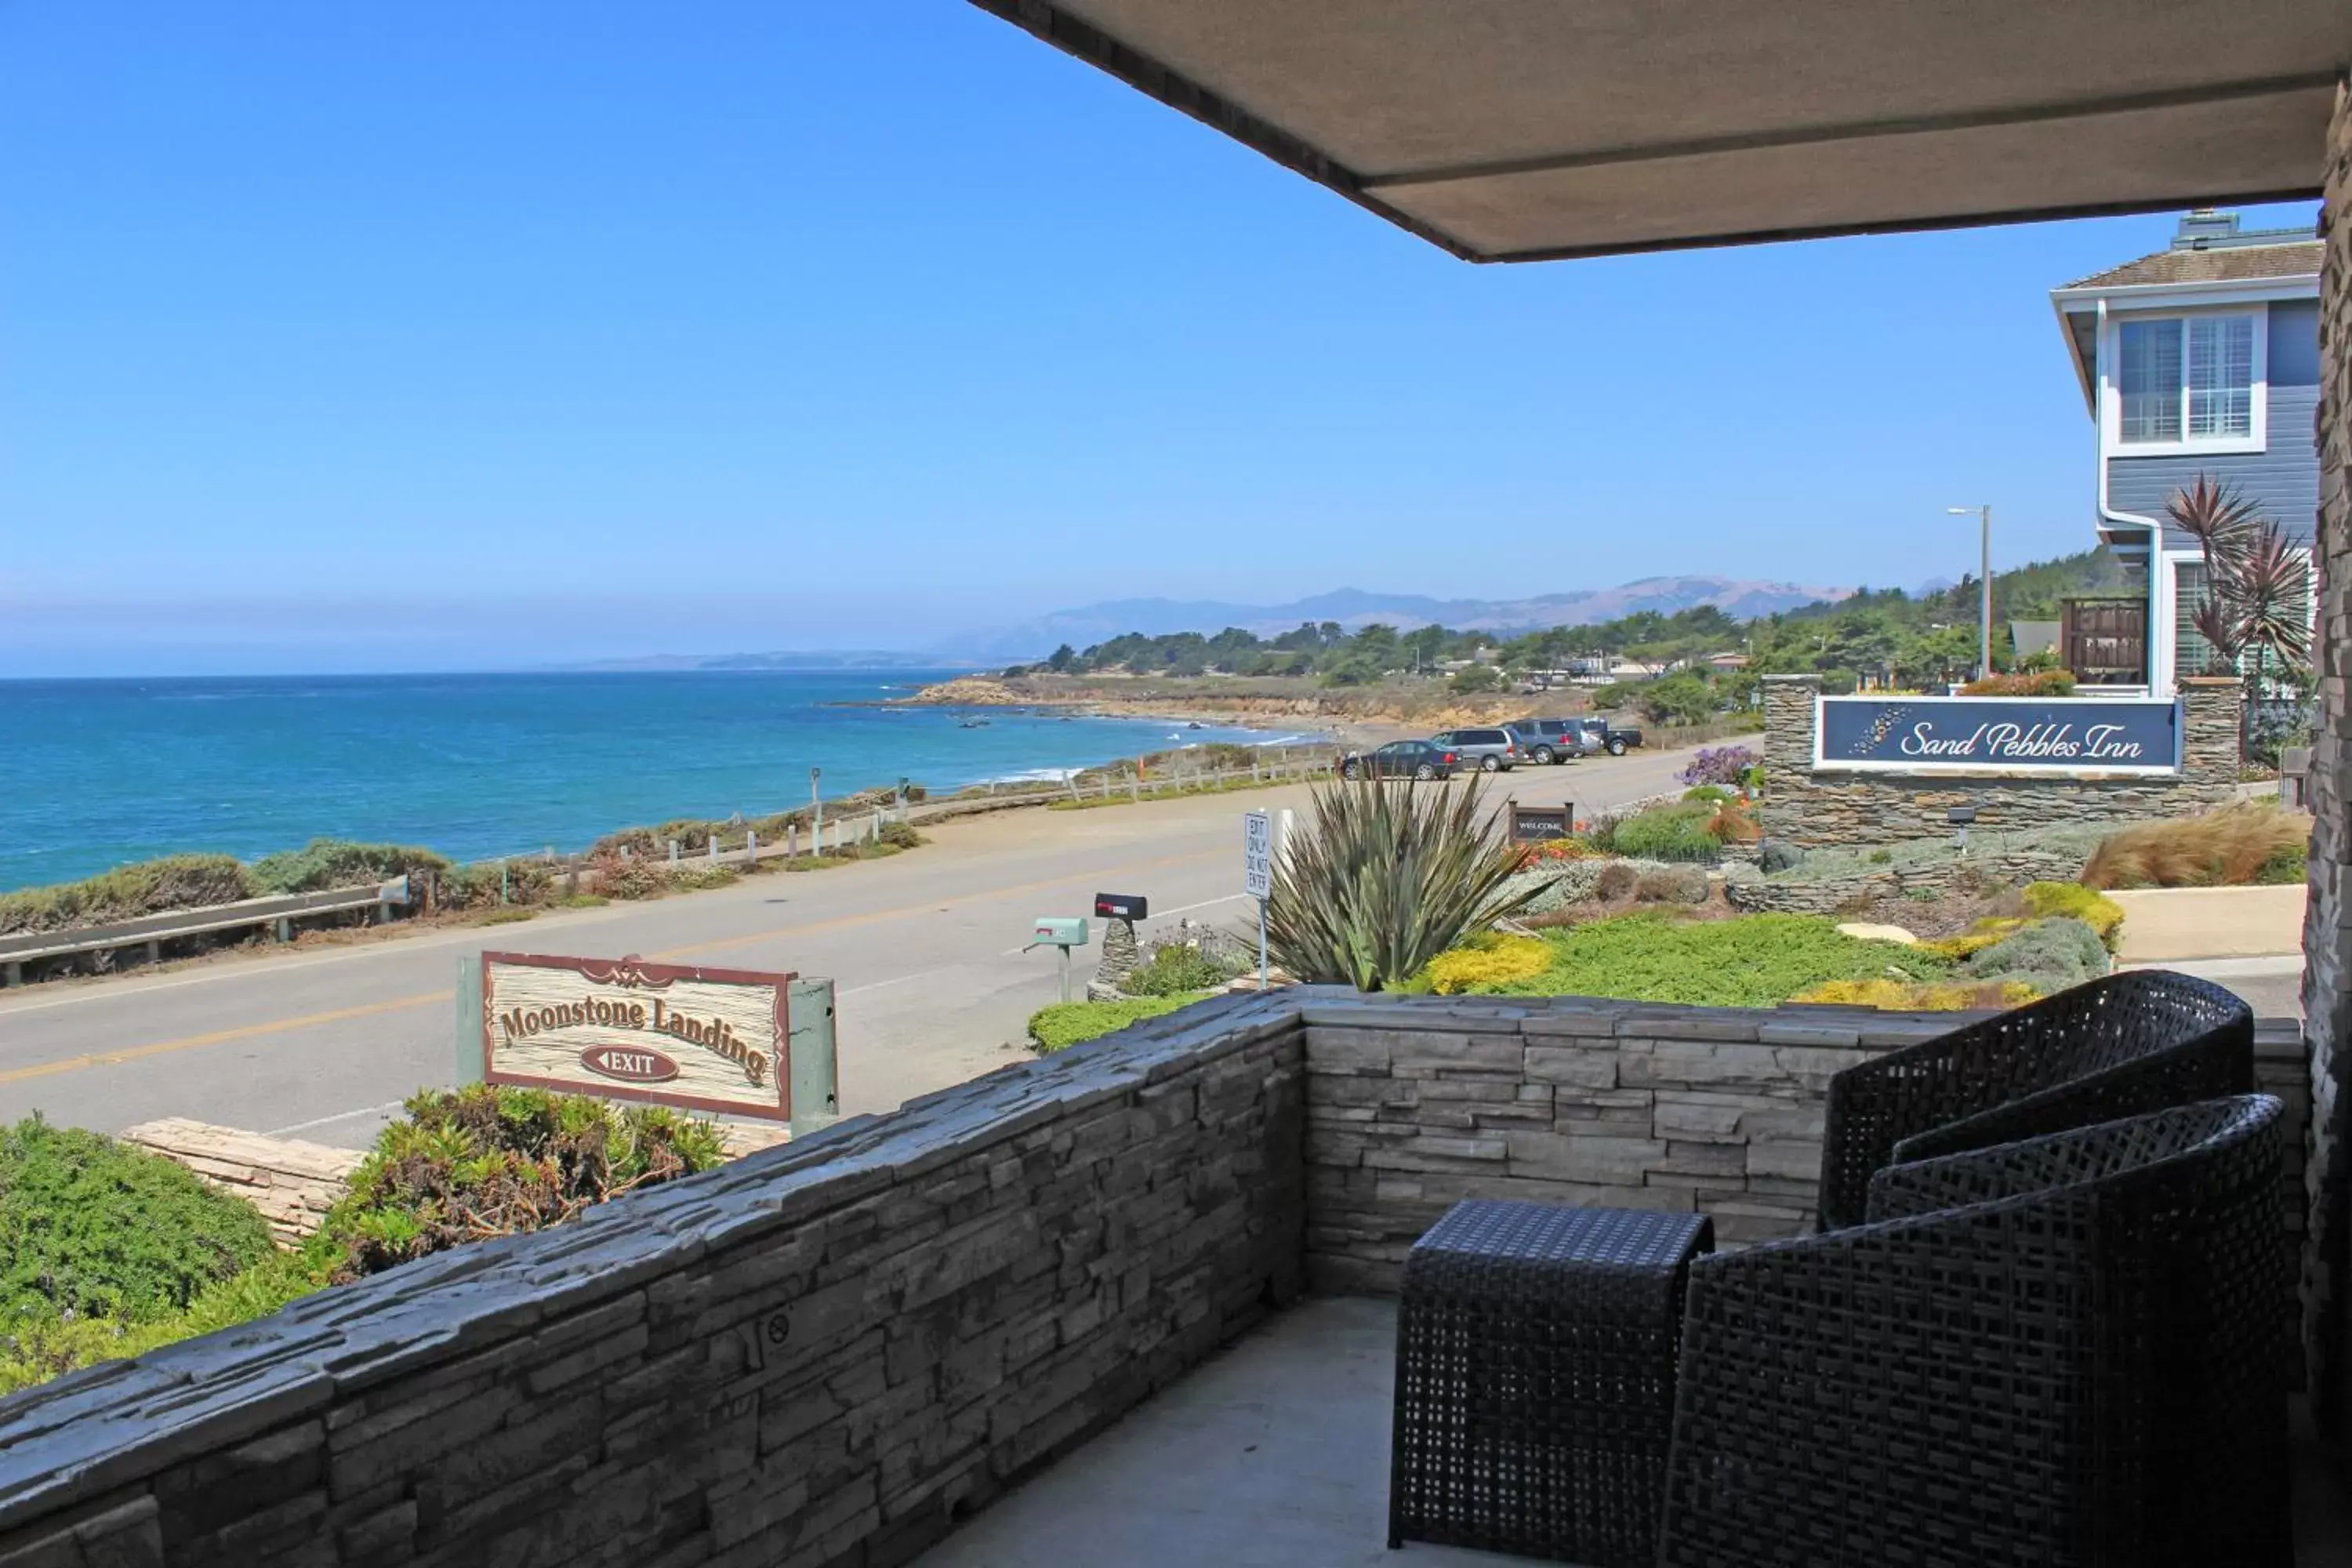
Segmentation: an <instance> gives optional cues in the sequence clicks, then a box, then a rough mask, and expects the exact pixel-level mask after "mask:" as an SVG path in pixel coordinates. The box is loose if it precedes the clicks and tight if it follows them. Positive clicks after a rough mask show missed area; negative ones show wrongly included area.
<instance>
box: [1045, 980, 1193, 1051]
mask: <svg viewBox="0 0 2352 1568" xmlns="http://www.w3.org/2000/svg"><path fill="white" fill-rule="evenodd" d="M1202 995H1203V994H1202V993H1199V992H1191V993H1186V994H1180V995H1175V996H1136V997H1131V998H1129V999H1128V1000H1127V1001H1124V1002H1056V1003H1055V1004H1054V1005H1052V1006H1050V1007H1040V1008H1038V1009H1037V1011H1036V1012H1034V1013H1033V1014H1031V1015H1030V1016H1029V1039H1030V1043H1031V1046H1032V1047H1033V1048H1034V1050H1035V1051H1036V1052H1037V1054H1038V1055H1040V1056H1050V1055H1052V1054H1053V1053H1054V1052H1055V1051H1063V1050H1067V1049H1069V1048H1070V1047H1072V1046H1076V1045H1081V1044H1083V1043H1085V1042H1086V1041H1087V1040H1093V1039H1099V1038H1101V1037H1103V1036H1105V1035H1108V1034H1114V1033H1116V1032H1118V1030H1120V1029H1124V1028H1126V1027H1127V1026H1129V1024H1135V1023H1140V1022H1141V1021H1142V1020H1144V1019H1146V1018H1157V1017H1159V1016H1161V1015H1163V1014H1167V1013H1173V1012H1174V1011H1176V1009H1178V1008H1179V1007H1189V1006H1191V1005H1192V1004H1193V1003H1195V1002H1198V1001H1201V1000H1202Z"/></svg>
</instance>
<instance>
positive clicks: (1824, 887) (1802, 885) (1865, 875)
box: [1723, 846, 2084, 915]
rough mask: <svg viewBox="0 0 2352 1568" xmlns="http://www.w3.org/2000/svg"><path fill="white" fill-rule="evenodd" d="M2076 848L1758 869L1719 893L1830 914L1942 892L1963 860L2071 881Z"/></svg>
mask: <svg viewBox="0 0 2352 1568" xmlns="http://www.w3.org/2000/svg"><path fill="white" fill-rule="evenodd" d="M2083 862H2084V855H2083V853H2082V852H2081V851H2080V850H2071V851H2069V850H2060V849H2036V848H2034V847H2031V846H2027V847H2023V848H2017V849H1991V850H1987V851H1985V852H1983V853H1982V854H1972V855H1970V856H1969V858H1967V859H1966V860H1938V861H1937V862H1935V863H1934V864H1932V865H1927V866H1885V867H1869V868H1862V869H1858V870H1855V871H1853V872H1851V873H1849V874H1843V875H1839V876H1833V877H1808V878H1797V877H1772V878H1769V879H1768V878H1767V877H1766V876H1765V874H1764V873H1763V872H1761V871H1756V872H1749V873H1748V874H1746V875H1744V876H1739V877H1734V878H1730V879H1727V880H1726V882H1725V883H1724V889H1723V893H1724V897H1725V898H1726V899H1727V900H1729V901H1730V903H1731V907H1732V908H1734V909H1736V910H1750V911H1753V912H1757V913H1770V914H1796V915H1833V914H1836V913H1838V912H1840V911H1841V910H1844V909H1845V908H1847V907H1848V906H1849V905H1851V904H1853V902H1854V901H1855V900H1861V899H1871V898H1878V897H1882V896H1885V897H1894V898H1899V897H1901V896H1902V895H1903V894H1905V893H1906V892H1908V891H1910V890H1911V889H1914V888H1925V889H1930V890H1932V891H1934V892H1937V893H1941V892H1943V891H1944V890H1945V889H1948V888H1949V887H1950V886H1951V885H1952V873H1953V872H1954V871H1955V870H1957V869H1958V868H1960V867H1962V866H1966V867H1968V868H1969V869H1970V870H1972V871H1974V872H1976V873H1977V874H1978V875H1979V876H1982V877H1987V878H1990V879H1994V880H1996V881H2001V882H2008V883H2011V884H2013V885H2017V886H2023V885H2024V884H2027V883H2030V882H2071V881H2073V880H2074V879H2075V878H2077V877H2079V876H2081V875H2082V874H2083Z"/></svg>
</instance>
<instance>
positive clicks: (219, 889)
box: [0, 855, 262, 936]
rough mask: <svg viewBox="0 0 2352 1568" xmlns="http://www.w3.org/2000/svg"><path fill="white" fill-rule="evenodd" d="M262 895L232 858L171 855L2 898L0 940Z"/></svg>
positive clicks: (233, 901)
mask: <svg viewBox="0 0 2352 1568" xmlns="http://www.w3.org/2000/svg"><path fill="white" fill-rule="evenodd" d="M261 891H262V889H261V888H260V887H259V885H258V884H257V883H256V882H255V881H254V879H253V877H252V874H251V873H250V872H248V871H247V869H246V868H245V867H244V866H243V865H242V864H240V863H239V862H238V861H237V860H236V858H235V857H234V856H229V855H167V856H165V857H164V858H162V859H160V860H142V861H141V862H140V863H139V864H137V865H135V866H122V867H119V868H116V869H114V870H111V871H107V872H104V873H101V874H100V875H99V876H96V877H89V878H85V879H82V880H81V881H79V882H59V883H57V884H55V885H54V886H51V887H46V888H22V889H18V890H16V892H13V893H0V936H15V935H16V934H18V933H20V932H30V931H64V930H66V929H67V928H68V927H71V926H85V925H108V924H111V923H112V922H114V921H127V920H133V919H136V918H137V917H138V916H140V915H153V914H162V913H164V912H166V911H168V910H193V909H201V908H203V907H205V905H207V904H231V903H235V902H236V901H237V900H239V899H252V898H258V897H260V896H261Z"/></svg>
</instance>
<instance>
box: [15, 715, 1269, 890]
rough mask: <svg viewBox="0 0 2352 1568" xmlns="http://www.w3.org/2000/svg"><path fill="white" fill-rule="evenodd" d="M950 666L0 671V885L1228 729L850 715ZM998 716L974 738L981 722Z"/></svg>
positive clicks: (950, 768) (658, 816) (1242, 736)
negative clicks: (820, 776) (235, 675)
mask: <svg viewBox="0 0 2352 1568" xmlns="http://www.w3.org/2000/svg"><path fill="white" fill-rule="evenodd" d="M952 673H955V672H953V671H948V670H937V671H929V672H926V671H921V670H895V669H894V670H887V671H857V670H847V671H835V670H825V671H798V670H793V671H764V670H763V671H743V672H737V671H693V672H677V673H671V672H661V673H627V674H562V675H387V676H331V677H299V676H295V677H266V678H264V677H256V678H250V679H142V680H15V681H0V889H8V888H20V887H26V886H30V885H33V884H37V883H42V882H57V881H64V880H68V879H72V878H76V877H85V876H89V875H90V874H91V873H93V872H97V871H102V870H105V869H107V868H110V867H112V866H119V865H122V864H124V863H126V862H129V861H132V860H143V859H146V858H151V857H152V856H157V855H166V854H172V853H174V852H177V851H181V850H223V851H226V852H227V853H229V854H232V855H238V856H244V857H247V858H250V857H253V856H257V855H264V854H268V853H269V852H270V851H272V850H278V849H287V848H293V847H298V846H299V845H301V844H303V843H305V842H306V841H308V840H309V839H310V838H313V837H321V836H323V837H338V838H363V839H391V840H396V841H398V842H401V843H406V844H421V845H425V846H426V847H431V848H434V849H438V850H440V851H441V852H442V853H444V854H446V855H452V856H455V857H457V858H460V859H476V858H488V857H490V856H496V855H507V854H520V853H524V852H528V851H533V850H537V849H541V848H543V847H548V846H553V847H556V848H558V849H576V848H581V847H584V846H586V845H587V844H588V843H589V842H590V841H591V840H593V839H594V838H596V837H599V836H600V835H603V834H605V833H608V832H611V831H613V830H614V829H615V828H619V827H625V826H632V825H635V824H640V823H653V822H658V821H661V820H663V819H665V818H668V817H677V816H727V815H729V814H730V813H732V812H738V811H740V812H742V813H744V814H745V815H747V816H753V815H758V814H761V813H763V812H770V811H776V810H782V809H784V808H786V807H789V806H793V805H801V804H803V803H804V802H805V801H806V800H807V799H808V795H809V769H810V768H812V767H816V768H821V769H823V770H824V781H823V782H824V793H825V794H826V795H827V796H833V795H845V794H847V793H849V792H850V791H852V790H856V789H861V788H866V787H869V786H872V785H877V784H895V783H896V782H897V781H898V779H900V778H901V777H905V778H909V779H912V780H913V781H914V782H916V783H918V784H924V785H926V786H928V787H929V788H930V789H932V790H934V791H938V792H942V793H944V792H948V791H952V790H955V789H958V788H961V787H962V786H963V785H965V784H976V783H979V782H981V781H982V780H985V779H1006V778H1018V777H1024V776H1025V777H1034V776H1038V775H1040V774H1041V773H1051V772H1055V771H1058V770H1062V769H1066V768H1073V767H1082V766H1085V765H1087V764H1089V763H1103V762H1108V761H1110V760H1111V759H1113V758H1117V757H1122V756H1132V755H1134V754H1136V753H1138V752H1145V751H1152V750H1158V749H1161V748H1165V747H1169V746H1171V745H1182V744H1187V743H1196V742H1206V741H1214V740H1240V741H1250V740H1274V739H1277V738H1278V737H1276V736H1275V735H1273V734H1270V733H1268V734H1261V733H1257V732H1254V731H1241V730H1229V729H1214V728H1212V729H1202V730H1190V729H1186V728H1184V727H1183V726H1182V725H1181V724H1176V723H1171V722H1169V721H1137V720H1126V719H1069V718H1064V717H1061V716H1058V715H1055V714H1051V713H1020V712H1011V711H1004V710H993V711H990V712H987V713H984V714H982V713H975V712H968V711H957V710H944V709H886V708H865V707H839V706H833V704H839V703H848V702H866V701H872V700H877V699H881V698H887V697H895V696H903V695H905V694H907V693H908V692H909V691H912V690H913V689H915V688H916V687H918V686H920V685H924V684H926V683H928V682H929V681H931V680H935V679H945V678H946V677H947V676H948V675H950V674H952ZM982 717H984V718H986V719H987V720H988V723H987V724H986V725H985V726H984V727H982V728H976V729H965V728H963V727H962V724H963V721H965V720H968V719H975V718H982Z"/></svg>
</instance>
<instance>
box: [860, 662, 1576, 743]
mask: <svg viewBox="0 0 2352 1568" xmlns="http://www.w3.org/2000/svg"><path fill="white" fill-rule="evenodd" d="M1186 684H1187V685H1188V686H1190V685H1192V684H1193V683H1186ZM1254 684H1255V683H1254V682H1252V681H1250V680H1249V679H1248V678H1244V677H1223V678H1218V679H1213V680H1203V681H1202V682H1199V683H1198V684H1197V688H1196V689H1171V683H1167V682H1160V681H1140V680H1139V681H1136V682H1134V683H1133V685H1132V689H1129V683H1128V682H1126V681H1120V680H1107V679H1071V678H1067V677H1058V676H1045V677H1039V676H1016V677H1012V678H1009V679H1008V678H1006V677H1003V676H991V675H963V676H958V677H956V678H955V679H952V680H942V681H940V682H938V683H937V684H935V685H931V686H927V687H924V688H923V689H921V690H920V691H918V692H916V693H914V694H913V695H912V696H908V697H898V698H893V699H891V700H890V704H889V705H890V706H893V707H918V708H1049V709H1055V710H1064V711H1067V712H1071V713H1075V714H1078V715H1081V716H1084V717H1087V718H1097V719H1144V718H1149V719H1168V720H1173V721H1198V722H1201V723H1217V724H1229V725H1234V726H1236V727H1240V728H1247V729H1268V728H1297V729H1312V730H1316V731H1322V732H1325V733H1328V734H1331V735H1334V736H1336V737H1337V738H1339V739H1340V740H1342V741H1344V742H1349V743H1351V744H1353V743H1359V742H1369V741H1378V740H1390V739H1393V738H1395V737H1397V736H1400V735H1408V734H1427V733H1430V732H1432V731H1438V730H1445V729H1452V728H1455V727H1458V726H1461V725H1465V724H1492V723H1498V722H1500V721H1503V720H1505V719H1508V718H1514V717H1517V716H1519V715H1522V714H1524V713H1525V712H1526V711H1527V710H1528V704H1529V701H1530V700H1529V699H1528V698H1525V697H1510V696H1505V697H1486V698H1459V697H1453V696H1450V695H1448V694H1444V693H1442V692H1432V693H1428V694H1426V696H1427V699H1428V700H1422V697H1423V694H1419V693H1416V694H1413V696H1412V699H1410V700H1408V699H1406V698H1404V697H1402V696H1401V695H1400V694H1398V693H1395V692H1392V691H1388V690H1381V689H1375V690H1352V689H1337V690H1329V691H1304V690H1299V689H1296V685H1295V683H1291V682H1282V683H1274V682H1268V683H1265V686H1264V687H1261V688H1259V689H1249V688H1250V687H1251V686H1252V685H1254ZM1276 687H1279V688H1288V689H1267V688H1276ZM1236 688H1239V689H1236Z"/></svg>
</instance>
